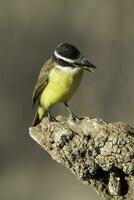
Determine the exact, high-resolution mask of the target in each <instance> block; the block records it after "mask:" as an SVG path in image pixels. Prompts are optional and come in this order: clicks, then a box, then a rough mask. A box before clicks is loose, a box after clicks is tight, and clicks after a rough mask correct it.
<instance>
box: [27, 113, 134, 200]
mask: <svg viewBox="0 0 134 200" xmlns="http://www.w3.org/2000/svg"><path fill="white" fill-rule="evenodd" d="M57 119H58V120H59V121H58V122H49V120H48V119H47V118H44V119H43V120H42V122H41V123H40V124H39V125H38V126H36V127H31V128H30V129H29V133H30V136H31V137H32V138H33V139H34V140H35V141H36V142H37V143H38V144H40V145H41V146H42V147H43V148H44V149H45V150H46V151H47V152H48V153H49V154H50V155H51V156H52V158H53V159H55V160H56V161H57V162H59V163H61V164H63V165H64V166H66V167H67V168H69V169H70V170H71V171H72V172H73V173H74V174H75V175H76V177H77V178H78V179H79V180H81V181H82V182H83V183H86V184H90V185H91V186H92V187H93V188H94V189H95V190H96V192H97V193H98V195H99V196H100V197H101V198H102V199H104V200H134V176H133V175H134V129H133V128H131V127H130V126H129V125H127V124H125V123H122V122H116V123H107V122H104V121H103V120H102V119H96V118H95V119H90V118H88V117H85V118H84V119H82V120H77V121H75V122H74V121H73V120H72V119H66V118H63V117H62V116H58V117H57Z"/></svg>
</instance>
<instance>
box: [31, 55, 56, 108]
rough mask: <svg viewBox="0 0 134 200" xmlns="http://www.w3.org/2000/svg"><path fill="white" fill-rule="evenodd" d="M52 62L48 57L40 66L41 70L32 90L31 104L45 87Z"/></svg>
mask: <svg viewBox="0 0 134 200" xmlns="http://www.w3.org/2000/svg"><path fill="white" fill-rule="evenodd" d="M53 66H54V65H53V62H52V58H50V59H49V60H48V61H47V62H46V63H45V64H44V65H43V66H42V67H41V71H40V74H39V77H38V80H37V83H36V85H35V89H34V91H33V96H32V105H33V106H34V104H35V102H36V100H37V99H38V97H39V96H40V94H41V93H42V91H43V90H44V88H45V87H46V85H47V84H48V81H49V73H50V71H51V69H52V68H53Z"/></svg>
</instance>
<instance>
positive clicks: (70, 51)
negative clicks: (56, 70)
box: [53, 43, 96, 72]
mask: <svg viewBox="0 0 134 200" xmlns="http://www.w3.org/2000/svg"><path fill="white" fill-rule="evenodd" d="M53 58H54V61H55V62H56V63H57V64H59V65H60V66H63V67H70V66H71V67H72V68H78V67H79V68H82V69H85V70H88V71H90V72H94V69H96V67H95V66H94V65H93V64H92V63H90V62H89V61H88V60H87V59H86V58H85V57H84V56H83V55H82V54H81V52H80V51H79V50H78V49H77V48H76V47H75V46H73V45H71V44H67V43H61V44H59V45H58V46H57V47H56V49H55V51H54V54H53Z"/></svg>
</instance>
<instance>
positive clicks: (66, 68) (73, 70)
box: [55, 65, 81, 73]
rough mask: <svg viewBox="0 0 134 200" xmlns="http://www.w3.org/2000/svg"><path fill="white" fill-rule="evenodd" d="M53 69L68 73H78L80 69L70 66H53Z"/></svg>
mask: <svg viewBox="0 0 134 200" xmlns="http://www.w3.org/2000/svg"><path fill="white" fill-rule="evenodd" d="M55 68H57V69H59V70H62V71H65V72H70V73H78V72H79V71H80V70H81V68H80V67H71V66H66V67H65V66H61V65H55Z"/></svg>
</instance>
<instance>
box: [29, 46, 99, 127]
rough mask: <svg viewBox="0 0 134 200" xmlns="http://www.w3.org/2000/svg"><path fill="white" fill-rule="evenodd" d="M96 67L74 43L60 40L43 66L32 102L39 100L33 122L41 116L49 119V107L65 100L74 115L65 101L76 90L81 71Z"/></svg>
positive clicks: (34, 124)
mask: <svg viewBox="0 0 134 200" xmlns="http://www.w3.org/2000/svg"><path fill="white" fill-rule="evenodd" d="M95 68H96V67H95V66H94V65H93V64H91V63H90V62H89V61H88V60H87V59H86V58H85V57H84V56H83V55H82V54H81V52H80V51H79V50H78V49H77V48H76V47H75V46H73V45H71V44H67V43H61V44H59V45H58V46H57V47H56V49H55V50H54V53H53V55H52V56H51V57H50V59H49V60H48V61H47V62H46V63H45V64H44V65H43V66H42V68H41V71H40V74H39V77H38V80H37V83H36V85H35V89H34V92H33V97H32V102H33V105H34V104H35V102H36V100H38V108H37V112H36V114H35V118H34V121H33V126H36V125H37V124H38V123H39V122H40V121H41V120H42V118H43V117H44V116H46V115H47V116H48V118H49V119H50V120H54V119H55V118H54V117H53V116H52V115H51V114H50V108H51V107H52V106H53V105H55V104H57V103H64V104H65V106H66V107H67V109H68V111H69V113H70V114H71V115H72V116H73V117H75V115H74V114H73V112H72V111H71V109H70V108H69V106H68V101H69V99H70V98H71V97H72V95H73V94H74V92H75V91H76V90H77V88H78V86H79V84H80V82H81V79H82V76H83V71H84V70H88V71H90V72H93V69H95Z"/></svg>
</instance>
